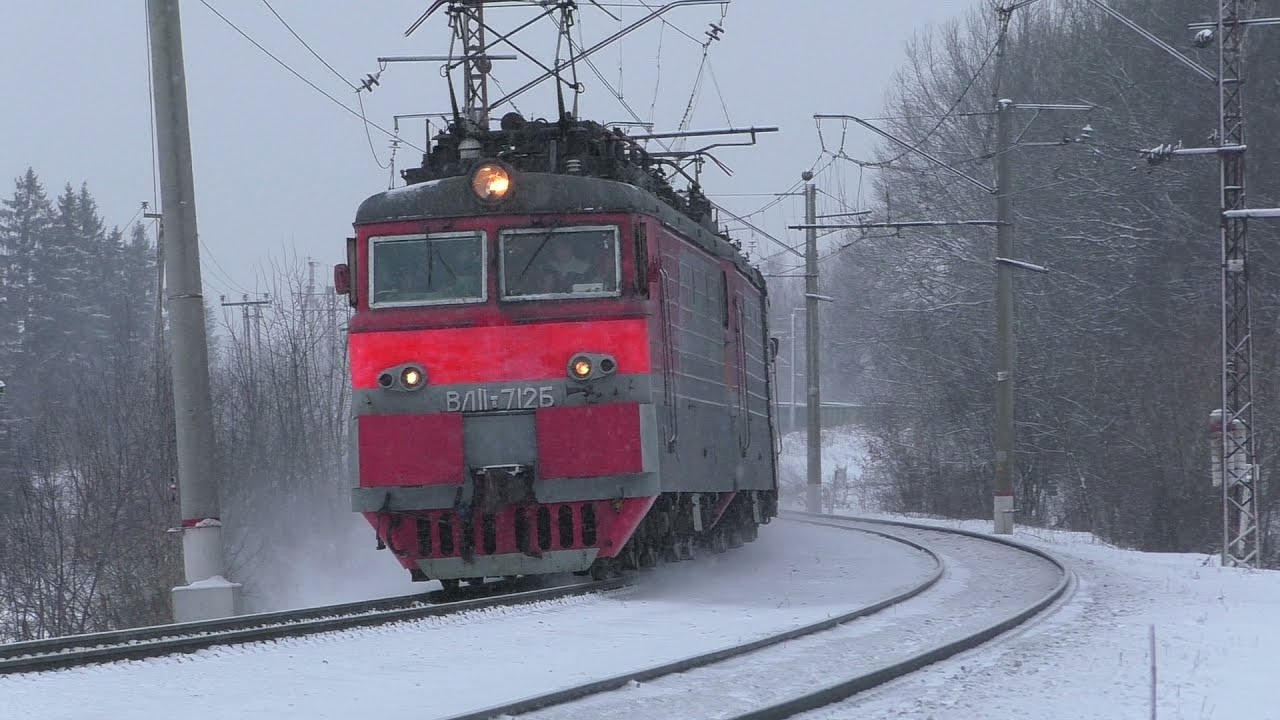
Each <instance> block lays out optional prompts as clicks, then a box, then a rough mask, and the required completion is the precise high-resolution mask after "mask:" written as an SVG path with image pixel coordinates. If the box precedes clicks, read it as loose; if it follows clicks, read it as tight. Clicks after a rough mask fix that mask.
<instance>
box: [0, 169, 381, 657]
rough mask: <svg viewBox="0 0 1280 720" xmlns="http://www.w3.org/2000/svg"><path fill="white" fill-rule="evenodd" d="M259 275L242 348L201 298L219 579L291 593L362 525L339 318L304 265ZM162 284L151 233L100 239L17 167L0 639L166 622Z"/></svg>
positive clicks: (75, 195)
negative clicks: (250, 580)
mask: <svg viewBox="0 0 1280 720" xmlns="http://www.w3.org/2000/svg"><path fill="white" fill-rule="evenodd" d="M273 271H274V273H273V276H274V279H273V281H272V282H273V284H274V286H273V287H272V288H271V290H272V292H271V293H270V296H271V297H273V298H277V300H276V301H275V302H273V304H272V306H271V307H270V308H268V312H267V313H264V314H263V316H262V319H261V320H260V321H256V322H254V323H252V324H251V326H250V327H251V328H252V332H251V333H249V335H248V336H246V334H245V333H244V331H243V327H244V323H243V322H242V319H241V318H240V317H239V316H231V315H226V314H224V313H223V312H222V309H221V308H216V303H215V302H211V301H210V299H209V297H208V293H206V308H207V312H208V316H209V328H210V339H211V342H210V364H211V374H212V379H213V390H214V416H215V431H216V434H217V439H216V440H217V441H216V447H217V452H218V457H217V463H216V464H217V475H218V479H219V484H220V487H219V490H220V496H221V499H222V516H223V520H224V523H225V525H226V528H227V533H226V539H227V541H228V550H229V555H230V558H231V560H230V562H231V564H232V567H231V571H232V575H233V576H235V577H237V578H238V579H243V578H246V577H248V576H252V575H253V574H254V573H255V572H256V573H261V572H264V571H270V572H273V573H276V574H277V575H279V576H282V577H277V578H276V580H277V581H278V583H277V584H278V585H280V584H283V585H287V584H288V582H289V579H288V575H289V573H290V572H296V571H297V569H298V568H300V567H305V566H306V563H316V562H320V563H325V564H332V563H333V562H334V561H335V559H336V558H339V557H341V553H340V552H335V551H336V550H340V549H341V548H340V546H341V543H344V542H347V540H346V539H345V537H338V536H335V533H334V532H332V528H334V527H349V526H350V523H351V522H353V520H354V519H358V516H354V515H353V514H352V513H350V512H349V510H348V503H349V500H348V498H347V496H346V495H345V488H344V487H343V485H344V481H343V480H342V479H341V473H340V467H341V458H342V457H343V442H344V438H345V430H344V427H343V421H344V419H345V417H346V414H347V410H346V402H347V401H346V397H347V391H346V386H345V383H343V373H342V366H343V364H344V363H345V338H343V337H342V336H341V333H340V332H339V327H340V325H342V324H344V323H345V321H346V317H347V314H346V312H345V311H346V307H345V306H344V305H341V304H340V303H339V302H337V301H338V300H339V298H337V297H336V296H333V297H332V298H326V297H324V296H323V295H322V294H321V293H318V292H317V291H316V290H315V288H314V287H313V286H312V284H311V283H310V278H309V277H306V275H305V273H304V272H303V266H302V264H300V263H297V262H293V263H290V264H289V265H287V266H276V267H274V268H273ZM158 283H159V277H158V275H157V268H156V252H155V245H154V244H153V242H152V241H151V239H149V237H148V231H147V229H146V228H145V227H144V226H143V225H141V224H133V225H131V226H130V227H128V228H118V227H114V228H107V227H106V226H105V224H104V221H103V219H102V216H101V214H100V212H99V210H98V207H97V205H96V203H95V201H94V198H93V196H92V194H91V193H90V191H89V189H88V187H87V186H84V185H82V186H81V187H80V188H79V189H76V188H73V187H71V186H69V185H68V186H66V187H65V189H64V190H63V191H62V192H61V193H60V194H59V195H57V196H56V197H52V198H51V197H50V196H49V195H48V194H47V193H46V191H45V189H44V187H43V185H42V184H41V182H40V180H39V178H38V177H37V175H36V173H35V172H34V170H28V171H27V172H26V173H25V174H24V175H23V176H21V177H20V178H18V179H17V181H16V183H15V186H14V190H13V192H12V194H11V195H9V196H8V197H6V198H4V199H3V200H2V201H0V380H3V381H4V383H5V385H6V387H5V390H4V394H3V395H0V642H3V641H6V640H24V639H32V638H39V637H48V636H53V635H66V634H72V633H82V632H92V631H96V630H105V629H111V628H117V627H126V626H137V625H145V624H155V623H162V622H169V621H170V618H171V610H170V607H171V606H170V599H169V593H170V590H171V588H173V587H174V586H175V585H177V584H181V583H182V582H183V579H182V562H181V539H180V538H181V536H180V535H179V534H177V533H172V532H168V530H169V529H170V528H174V527H176V526H178V525H179V520H180V518H179V515H178V503H177V495H176V490H175V488H174V487H173V485H172V483H173V480H174V478H175V476H176V464H175V463H176V460H175V449H174V440H173V438H174V427H173V405H172V389H171V387H170V378H169V375H168V350H167V347H168V346H167V343H166V341H165V339H164V334H163V333H164V332H165V327H164V316H163V314H161V311H160V310H161V309H160V308H158V307H157V302H156V299H157V287H158ZM215 308H216V309H215ZM286 497H292V498H296V499H297V500H296V502H295V503H294V505H293V506H292V507H285V504H284V503H283V502H282V498H286ZM317 528H330V531H329V532H327V533H326V532H317V530H316V529H317ZM316 538H319V539H316ZM369 544H370V546H372V542H370V543H369ZM281 548H288V549H290V552H291V553H292V554H291V555H289V557H288V560H291V561H293V562H289V561H287V560H286V559H281V557H279V556H280V549H281ZM301 549H305V551H306V552H305V553H302V552H301ZM264 551H270V552H271V553H272V554H273V555H274V556H276V557H274V558H272V559H273V560H274V562H266V561H264V559H263V553H264ZM262 600H263V598H259V597H255V596H254V595H253V594H252V592H250V593H249V596H248V597H247V598H246V603H247V604H248V605H249V607H254V606H255V605H258V604H261V601H262Z"/></svg>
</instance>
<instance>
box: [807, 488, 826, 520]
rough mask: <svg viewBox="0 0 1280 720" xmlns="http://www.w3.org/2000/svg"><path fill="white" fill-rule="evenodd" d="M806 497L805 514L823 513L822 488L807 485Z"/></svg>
mask: <svg viewBox="0 0 1280 720" xmlns="http://www.w3.org/2000/svg"><path fill="white" fill-rule="evenodd" d="M805 487H806V488H807V490H806V491H805V497H804V509H805V512H811V513H820V512H822V486H821V485H806V486H805Z"/></svg>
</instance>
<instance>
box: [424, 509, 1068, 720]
mask: <svg viewBox="0 0 1280 720" xmlns="http://www.w3.org/2000/svg"><path fill="white" fill-rule="evenodd" d="M783 519H786V520H790V521H794V522H798V523H803V524H806V525H816V526H820V527H830V528H838V529H843V530H854V531H860V532H863V533H870V534H874V535H879V536H881V537H886V538H891V539H893V540H896V541H898V542H903V543H907V544H910V545H911V546H912V547H917V548H924V549H926V551H927V552H928V553H929V555H930V556H932V557H933V558H935V559H936V560H937V562H938V572H937V573H935V576H934V577H932V578H929V580H928V581H927V582H924V583H921V585H920V586H919V587H918V588H912V589H911V590H909V591H908V592H906V593H903V595H902V596H900V597H897V598H892V599H890V600H889V601H886V602H883V603H878V604H877V605H875V606H871V607H869V608H864V609H863V610H862V611H860V612H855V613H851V614H850V616H845V617H839V618H832V619H831V621H828V622H826V623H817V624H815V625H814V626H809V627H806V628H801V629H799V630H797V631H792V632H788V633H782V634H779V635H778V636H773V637H769V638H766V639H764V640H762V641H757V642H753V643H748V644H744V645H741V646H737V647H733V648H729V649H726V650H723V651H719V652H716V653H708V654H706V655H701V656H698V657H692V658H688V659H687V660H684V661H679V662H674V663H668V664H667V665H664V666H662V667H658V668H651V669H648V670H645V671H642V672H638V673H629V674H627V675H626V676H619V677H615V678H609V679H607V680H603V681H597V682H594V683H588V684H584V685H582V686H579V687H576V688H567V689H565V690H561V691H558V692H555V693H549V694H547V695H543V696H539V697H537V698H529V699H528V700H525V701H522V702H519V703H509V704H507V705H504V706H501V707H496V708H489V709H486V710H484V711H480V712H473V713H468V714H465V715H457V716H453V717H451V718H449V720H464V719H466V720H482V719H483V720H488V719H489V718H495V717H498V716H500V715H504V714H505V715H520V714H525V713H528V714H529V715H528V717H529V718H530V720H534V719H540V718H555V719H556V720H577V719H584V718H597V717H611V718H618V719H619V720H621V719H623V718H654V717H681V718H690V719H693V718H721V719H724V718H731V719H732V720H762V719H765V718H768V719H775V718H789V717H793V716H797V715H800V714H801V713H805V712H807V711H811V710H817V709H820V708H824V707H825V706H828V705H831V704H833V703H839V702H841V701H845V700H849V699H850V698H852V697H853V696H854V695H856V694H858V693H861V692H863V691H866V690H869V689H871V688H874V687H876V686H879V685H882V684H884V683H887V682H889V681H891V680H894V679H897V678H901V677H904V676H906V675H908V674H910V673H912V672H914V671H916V670H918V669H920V668H923V667H925V666H926V665H930V664H932V663H935V662H938V661H940V660H944V659H946V658H948V657H952V656H954V655H956V654H958V653H961V652H964V651H966V650H970V649H974V648H977V647H978V646H980V645H982V644H983V643H986V642H989V641H991V640H992V639H993V638H995V637H996V636H998V635H1000V634H1001V633H1005V632H1007V631H1009V630H1011V629H1013V628H1015V627H1017V626H1019V625H1021V624H1023V623H1026V622H1027V621H1028V620H1030V619H1032V618H1034V617H1035V616H1037V615H1038V614H1040V613H1042V612H1044V611H1045V609H1046V608H1049V607H1050V606H1052V605H1053V604H1054V603H1055V601H1057V600H1059V599H1060V598H1062V597H1063V596H1064V594H1065V593H1066V592H1067V590H1068V589H1069V587H1070V586H1071V582H1072V575H1071V573H1070V572H1069V571H1068V570H1067V568H1066V566H1065V565H1064V564H1063V563H1062V562H1061V561H1059V560H1058V559H1056V558H1054V557H1052V556H1051V555H1049V554H1047V553H1045V552H1043V551H1041V550H1038V549H1036V548H1032V547H1029V546H1026V545H1023V544H1021V543H1018V542H1014V541H1011V540H1007V539H1005V538H1003V537H994V536H989V535H984V534H980V533H974V532H969V531H963V530H955V529H951V528H942V527H936V526H932V525H923V524H916V523H910V522H899V521H889V520H879V519H870V518H854V517H843V516H834V515H811V514H807V513H794V512H788V513H784V514H783ZM887 607H892V608H893V609H892V611H891V612H877V611H878V610H879V611H883V610H884V609H885V608H887ZM857 618H861V619H859V620H858V622H849V620H852V619H857ZM784 641H789V642H784ZM624 688H625V689H624ZM849 702H851V703H852V702H856V700H849ZM553 705H554V706H555V707H553V708H552V706H553ZM545 708H552V709H549V710H544V709H545ZM840 709H841V710H845V711H848V712H843V713H836V714H834V715H831V717H850V716H856V710H849V707H847V706H841V707H840ZM814 716H815V718H816V717H823V718H825V717H826V715H824V714H823V713H822V712H821V711H820V712H817V713H814Z"/></svg>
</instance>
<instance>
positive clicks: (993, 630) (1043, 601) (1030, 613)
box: [730, 512, 1074, 720]
mask: <svg viewBox="0 0 1280 720" xmlns="http://www.w3.org/2000/svg"><path fill="white" fill-rule="evenodd" d="M786 515H794V516H796V517H797V518H808V519H806V520H802V521H803V522H811V523H813V522H817V520H818V519H822V520H826V521H832V520H836V521H842V522H858V523H864V524H872V525H887V526H893V527H903V528H909V529H913V530H927V531H932V532H941V533H948V534H953V535H963V536H966V537H971V538H977V539H979V540H986V541H988V542H992V543H996V544H997V545H1004V546H1007V547H1011V548H1014V549H1016V550H1021V551H1023V552H1026V553H1029V554H1031V555H1035V556H1037V557H1040V558H1042V559H1044V560H1046V561H1048V562H1049V563H1050V564H1052V565H1053V566H1055V567H1056V568H1058V570H1059V572H1060V573H1061V574H1062V577H1061V579H1059V581H1058V584H1057V585H1056V586H1055V587H1054V588H1053V589H1052V590H1050V591H1049V592H1048V593H1047V594H1045V595H1044V596H1043V597H1041V598H1040V599H1039V600H1037V601H1036V602H1035V603H1033V604H1031V605H1030V606H1029V607H1027V608H1025V609H1024V610H1022V611H1021V612H1019V613H1017V614H1015V615H1013V616H1012V617H1008V618H1005V619H1004V620H1001V621H999V622H996V623H993V624H991V625H988V626H987V627H985V628H983V629H982V630H979V631H978V632H976V633H973V634H971V635H968V636H966V637H963V638H960V639H958V640H955V641H953V642H950V643H947V644H945V645H940V646H938V647H935V648H933V649H931V650H927V651H925V652H922V653H918V654H916V655H913V656H911V657H908V658H906V659H904V660H901V661H899V662H896V663H894V664H892V665H887V666H885V667H882V668H880V669H879V670H874V671H872V672H869V673H864V674H862V675H858V676H855V677H851V678H847V679H845V680H842V681H840V682H837V683H834V684H832V685H828V686H826V687H823V688H820V689H818V690H815V691H813V692H809V693H805V694H804V695H800V696H798V697H795V698H792V699H790V700H786V701H784V702H781V703H776V704H774V705H770V706H768V707H764V708H760V709H758V710H753V711H751V712H749V713H745V714H742V715H736V716H734V717H733V718H731V719H730V720H782V719H783V718H789V717H792V716H793V715H797V714H799V713H803V712H809V711H811V710H817V709H819V708H822V707H825V706H827V705H831V704H833V703H837V702H841V701H843V700H847V699H848V698H850V697H853V696H854V695H857V694H858V693H861V692H865V691H867V690H870V689H871V688H874V687H876V686H878V685H883V684H884V683H887V682H889V681H890V680H896V679H898V678H901V677H903V676H905V675H909V674H911V673H913V672H915V671H916V670H919V669H921V668H923V667H925V666H928V665H932V664H933V663H936V662H938V661H940V660H945V659H947V658H949V657H952V656H954V655H957V654H959V653H962V652H964V651H966V650H972V649H973V648H976V647H978V646H979V645H982V644H983V643H985V642H987V641H988V640H991V639H993V638H995V637H996V636H998V635H1000V634H1002V633H1004V632H1007V631H1009V630H1012V629H1013V628H1015V627H1017V626H1019V625H1021V624H1022V623H1024V622H1026V621H1027V620H1030V619H1031V618H1033V617H1035V616H1036V615H1038V614H1040V613H1041V612H1043V611H1044V610H1045V609H1046V608H1048V607H1049V606H1050V605H1052V604H1053V603H1055V602H1056V601H1057V600H1058V599H1059V598H1061V597H1062V596H1063V595H1064V594H1066V592H1067V590H1068V588H1070V587H1071V585H1072V583H1073V582H1074V575H1073V574H1072V573H1071V572H1070V571H1069V570H1068V569H1067V566H1066V565H1064V564H1063V563H1062V561H1061V560H1058V559H1057V558H1056V557H1054V556H1053V555H1050V554H1049V553H1047V552H1045V551H1043V550H1041V549H1039V548H1035V547H1031V546H1030V545H1025V544H1023V543H1020V542H1017V541H1016V540H1010V539H1008V538H1005V537H1000V536H998V535H986V534H983V533H978V532H973V531H972V530H961V529H959V528H945V527H937V526H934V525H926V524H923V523H913V522H908V521H904V520H883V519H880V518H862V517H853V516H842V515H819V514H816V513H815V514H810V513H802V512H794V513H793V512H787V513H786ZM819 524H824V525H826V524H832V525H833V526H835V527H850V526H848V525H839V524H838V523H828V522H823V523H819Z"/></svg>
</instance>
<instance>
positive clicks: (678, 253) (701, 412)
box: [653, 227, 776, 492]
mask: <svg viewBox="0 0 1280 720" xmlns="http://www.w3.org/2000/svg"><path fill="white" fill-rule="evenodd" d="M659 238H660V239H659V242H658V248H657V252H658V253H659V257H660V266H661V270H660V272H659V273H658V278H657V286H658V289H657V302H658V303H659V304H660V312H659V314H658V317H657V318H656V319H657V321H658V325H657V327H656V328H655V331H654V332H655V334H657V335H660V337H658V338H656V340H657V342H656V347H655V349H654V351H653V355H654V357H655V373H654V382H655V384H656V385H657V386H658V388H659V390H658V392H657V393H656V394H655V395H656V396H657V397H661V399H662V400H661V402H662V409H661V410H660V411H659V413H658V416H659V418H660V421H659V426H660V430H661V432H662V436H663V438H664V440H665V442H664V447H663V456H662V466H661V467H662V487H663V491H664V492H732V491H736V490H772V489H774V488H775V487H776V484H775V479H774V468H773V462H774V457H773V452H772V450H771V444H772V436H771V430H770V404H769V402H768V399H767V398H768V390H767V384H766V383H767V380H766V371H765V367H766V365H765V350H764V348H765V347H766V345H765V343H766V340H765V339H764V337H763V320H762V318H763V297H762V295H761V294H760V292H759V290H757V289H756V288H755V287H754V286H752V285H751V284H750V283H749V282H748V281H747V280H746V278H745V277H743V276H741V275H740V274H739V273H738V272H737V271H736V268H734V267H733V266H732V264H730V263H726V262H722V261H720V260H719V259H718V258H715V257H713V256H711V255H709V254H708V253H706V252H703V251H702V250H701V249H699V248H697V247H694V246H693V245H692V244H690V243H689V242H687V241H686V240H684V239H683V238H681V237H680V236H679V235H677V234H675V233H673V232H672V231H671V230H670V229H669V228H665V227H664V228H663V229H662V232H661V233H660V234H659Z"/></svg>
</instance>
